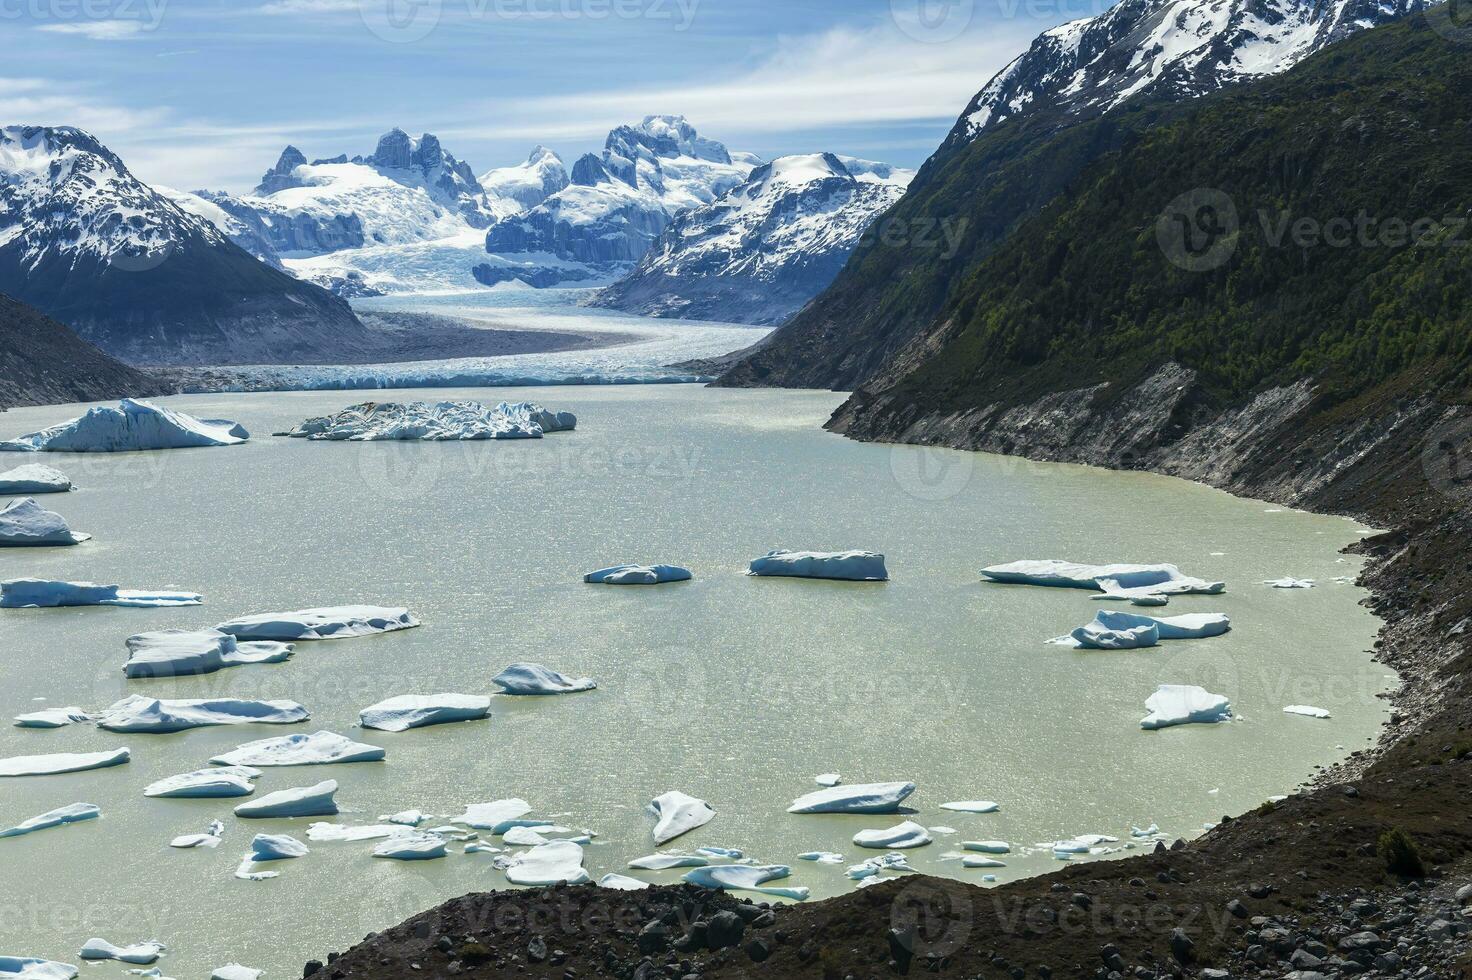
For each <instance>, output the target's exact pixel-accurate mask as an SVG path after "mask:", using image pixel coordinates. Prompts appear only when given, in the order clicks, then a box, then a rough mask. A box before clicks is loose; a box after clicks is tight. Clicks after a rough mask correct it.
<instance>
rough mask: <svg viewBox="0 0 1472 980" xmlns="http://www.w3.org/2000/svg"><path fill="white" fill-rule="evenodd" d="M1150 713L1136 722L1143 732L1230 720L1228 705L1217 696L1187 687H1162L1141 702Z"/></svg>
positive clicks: (1230, 711)
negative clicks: (1145, 730) (1174, 726)
mask: <svg viewBox="0 0 1472 980" xmlns="http://www.w3.org/2000/svg"><path fill="white" fill-rule="evenodd" d="M1145 710H1146V711H1148V712H1150V714H1149V715H1148V716H1146V718H1145V719H1144V720H1143V721H1141V722H1140V727H1141V728H1144V729H1147V730H1152V731H1153V730H1155V729H1160V728H1170V727H1171V726H1172V725H1193V724H1200V725H1214V724H1216V723H1218V722H1224V721H1230V720H1231V719H1232V702H1231V701H1229V700H1228V699H1227V698H1226V697H1224V696H1223V695H1220V694H1212V693H1210V692H1209V691H1207V690H1206V689H1205V688H1201V687H1196V686H1194V685H1191V684H1162V685H1160V688H1159V689H1158V690H1157V691H1156V692H1155V693H1154V694H1152V695H1150V697H1149V698H1148V699H1146V701H1145Z"/></svg>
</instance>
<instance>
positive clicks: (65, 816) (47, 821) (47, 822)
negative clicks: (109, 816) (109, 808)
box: [0, 803, 102, 837]
mask: <svg viewBox="0 0 1472 980" xmlns="http://www.w3.org/2000/svg"><path fill="white" fill-rule="evenodd" d="M100 816H102V810H101V809H99V808H98V806H97V804H95V803H72V804H69V805H67V806H63V807H58V808H57V809H55V810H51V811H48V812H46V813H43V814H41V815H40V816H38V817H32V818H31V819H29V820H25V821H22V822H21V823H18V824H16V825H15V826H14V827H10V828H8V829H6V830H0V837H23V836H25V835H26V834H34V833H35V832H36V831H38V830H50V829H51V828H52V827H64V826H66V825H67V824H69V823H80V822H82V821H83V820H96V819H97V818H98V817H100Z"/></svg>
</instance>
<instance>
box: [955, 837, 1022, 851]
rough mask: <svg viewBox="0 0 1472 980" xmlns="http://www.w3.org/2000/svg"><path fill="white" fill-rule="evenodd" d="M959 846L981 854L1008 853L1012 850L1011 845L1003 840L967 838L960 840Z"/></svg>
mask: <svg viewBox="0 0 1472 980" xmlns="http://www.w3.org/2000/svg"><path fill="white" fill-rule="evenodd" d="M961 847H962V848H964V849H965V850H968V851H979V852H981V853H982V854H1008V853H1011V851H1012V845H1011V844H1008V843H1007V842H1006V841H1004V840H968V841H962V842H961Z"/></svg>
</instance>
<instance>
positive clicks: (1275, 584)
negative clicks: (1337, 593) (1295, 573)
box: [1262, 578, 1314, 589]
mask: <svg viewBox="0 0 1472 980" xmlns="http://www.w3.org/2000/svg"><path fill="white" fill-rule="evenodd" d="M1262 584H1263V585H1267V586H1271V587H1272V588H1274V589H1311V588H1313V587H1314V580H1313V579H1311V578H1271V579H1268V580H1266V581H1265V582H1263V583H1262Z"/></svg>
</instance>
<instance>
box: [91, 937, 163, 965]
mask: <svg viewBox="0 0 1472 980" xmlns="http://www.w3.org/2000/svg"><path fill="white" fill-rule="evenodd" d="M163 951H164V944H163V943H161V942H156V941H149V942H146V943H134V944H133V945H132V946H114V945H113V944H112V943H110V942H108V941H107V940H106V939H89V940H87V942H86V945H84V946H83V947H82V951H81V952H80V953H78V954H77V955H78V956H80V957H81V958H82V959H84V960H117V961H118V962H119V963H133V964H136V965H138V966H147V965H148V964H150V963H154V962H157V960H158V958H159V956H160V954H162V953H163Z"/></svg>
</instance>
